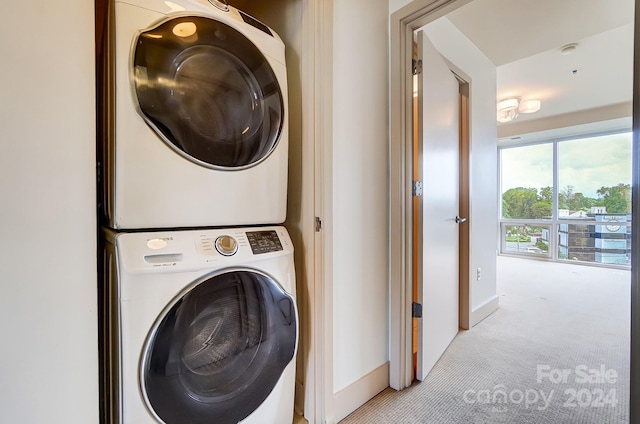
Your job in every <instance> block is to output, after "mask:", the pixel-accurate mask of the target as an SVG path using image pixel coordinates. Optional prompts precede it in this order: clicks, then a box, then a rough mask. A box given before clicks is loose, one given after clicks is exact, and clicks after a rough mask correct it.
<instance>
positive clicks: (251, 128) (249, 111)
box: [133, 16, 284, 169]
mask: <svg viewBox="0 0 640 424" xmlns="http://www.w3.org/2000/svg"><path fill="white" fill-rule="evenodd" d="M266 36H269V35H266ZM133 85H134V91H135V95H136V97H137V101H138V111H139V113H140V115H141V116H142V118H143V119H144V120H145V121H146V123H147V124H148V125H149V126H150V127H151V128H152V129H153V130H154V131H155V132H156V133H157V134H158V136H160V138H161V139H162V140H164V141H165V142H166V143H167V144H168V145H169V146H170V147H171V148H173V149H174V150H175V151H176V152H178V153H180V154H181V155H183V156H184V157H186V158H188V159H190V160H192V161H194V162H195V163H198V164H200V165H202V166H207V167H211V168H219V169H243V168H246V167H249V166H252V165H255V164H257V163H259V162H260V161H262V160H264V159H265V158H266V157H268V155H269V154H270V153H271V152H272V151H273V150H274V149H275V147H276V145H277V143H278V139H279V137H280V134H281V132H282V126H283V120H284V100H283V97H282V92H281V89H280V85H279V84H278V80H277V78H276V75H275V74H274V72H273V70H272V68H271V66H270V65H269V63H268V61H267V59H266V58H265V56H264V55H263V54H262V53H261V52H260V50H259V49H258V48H257V47H256V46H255V45H254V44H253V43H252V42H251V41H250V40H249V39H248V38H247V37H245V36H244V35H243V34H242V33H240V32H239V31H237V30H236V29H234V28H232V27H230V26H228V25H226V24H224V23H221V22H218V21H216V20H213V19H209V18H204V17H198V16H184V17H179V18H172V19H169V20H167V21H164V22H162V23H160V24H159V25H158V26H156V27H154V28H151V29H149V30H147V31H143V32H141V33H140V34H139V36H138V38H137V40H136V43H135V46H134V52H133Z"/></svg>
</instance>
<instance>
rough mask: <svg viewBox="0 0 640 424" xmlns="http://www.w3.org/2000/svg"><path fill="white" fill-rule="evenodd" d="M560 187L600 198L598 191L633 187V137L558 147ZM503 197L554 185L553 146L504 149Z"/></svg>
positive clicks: (594, 139) (603, 138)
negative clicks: (523, 189) (517, 189)
mask: <svg viewBox="0 0 640 424" xmlns="http://www.w3.org/2000/svg"><path fill="white" fill-rule="evenodd" d="M558 166H559V172H558V187H559V189H560V191H562V190H563V189H564V188H565V187H566V186H569V185H572V186H573V187H574V190H573V191H574V193H582V194H583V195H584V196H585V197H591V198H594V199H595V198H597V194H596V190H598V189H599V188H600V187H603V186H604V187H610V186H614V185H617V184H619V183H625V184H631V133H623V134H613V135H606V136H599V137H591V138H585V139H579V140H570V141H562V142H559V143H558ZM501 168H502V172H501V184H502V188H501V190H502V193H504V192H505V191H507V190H509V189H510V188H515V187H533V188H537V189H538V190H539V189H540V188H542V187H546V186H552V185H553V172H552V171H553V144H552V143H546V144H536V145H531V146H523V147H516V148H508V149H502V153H501Z"/></svg>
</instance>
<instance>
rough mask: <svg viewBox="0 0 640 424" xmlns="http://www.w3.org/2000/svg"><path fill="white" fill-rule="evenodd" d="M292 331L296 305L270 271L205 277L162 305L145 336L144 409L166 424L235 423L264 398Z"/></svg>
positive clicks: (287, 357) (285, 359) (288, 355)
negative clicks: (171, 300) (146, 337)
mask: <svg viewBox="0 0 640 424" xmlns="http://www.w3.org/2000/svg"><path fill="white" fill-rule="evenodd" d="M296 337H297V329H296V309H295V303H294V301H293V299H292V298H291V296H289V295H288V294H287V293H285V292H284V291H283V290H282V288H281V286H280V285H279V284H278V283H276V282H275V281H274V280H272V279H271V278H270V277H268V276H266V275H264V274H261V273H258V272H255V271H248V270H235V271H227V272H225V273H222V274H218V275H214V276H211V277H210V278H207V279H206V280H204V281H202V282H200V283H197V284H196V285H195V286H194V287H192V288H191V289H190V290H188V291H187V292H185V293H184V294H182V295H181V296H178V297H177V298H176V299H175V301H174V302H173V303H172V304H170V305H168V307H167V308H166V310H165V312H164V313H163V314H162V316H160V317H159V318H158V320H157V322H156V324H155V325H154V328H153V329H152V331H151V333H150V335H149V337H148V339H147V342H146V344H145V347H144V351H143V358H142V362H141V368H140V377H141V381H142V389H143V393H144V397H145V401H146V402H147V407H148V408H149V410H150V411H151V412H152V413H153V414H154V415H155V416H156V417H157V418H159V420H160V421H161V422H164V423H167V424H181V423H186V422H188V423H193V424H210V423H213V422H215V423H216V424H226V423H229V424H231V423H233V424H236V423H238V422H239V421H241V420H243V419H244V418H246V417H247V416H248V415H249V414H251V413H252V412H253V411H254V410H255V409H256V408H258V407H259V406H260V404H262V402H263V401H264V400H265V399H266V398H267V397H268V396H269V393H271V391H272V390H273V387H274V386H275V385H276V383H277V382H278V380H279V379H280V375H281V374H282V372H283V371H284V369H285V367H286V366H287V365H288V364H289V362H290V361H291V360H292V358H293V356H294V353H295V349H296Z"/></svg>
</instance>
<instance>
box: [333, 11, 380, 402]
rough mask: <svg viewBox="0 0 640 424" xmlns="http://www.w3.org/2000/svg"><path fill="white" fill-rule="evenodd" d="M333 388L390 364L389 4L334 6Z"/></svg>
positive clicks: (342, 387) (349, 382) (337, 388)
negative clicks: (387, 363) (388, 362)
mask: <svg viewBox="0 0 640 424" xmlns="http://www.w3.org/2000/svg"><path fill="white" fill-rule="evenodd" d="M333 7H334V20H333V51H334V61H333V82H334V84H333V123H334V125H333V146H332V147H333V159H332V168H333V173H332V178H333V186H332V191H333V199H332V202H333V210H332V215H333V216H332V222H331V223H330V224H331V229H332V235H333V257H332V261H333V265H334V266H333V307H334V312H333V331H334V338H333V346H334V348H333V352H334V355H333V356H334V357H333V366H334V368H333V388H334V392H338V391H340V390H342V389H345V388H346V387H348V386H349V385H351V384H352V383H354V382H356V381H358V380H359V379H361V378H362V377H364V376H365V375H366V374H368V373H370V372H371V371H373V370H375V369H377V368H379V367H380V366H382V365H384V364H385V363H386V362H387V361H388V343H389V338H388V320H389V308H388V303H389V296H388V291H389V283H388V245H389V243H388V225H389V218H388V216H389V215H388V206H387V205H388V191H389V182H388V181H389V174H388V162H389V157H388V149H389V147H388V132H389V130H388V114H389V112H388V48H387V46H388V19H389V14H388V2H387V0H352V1H349V2H346V1H336V2H334V6H333Z"/></svg>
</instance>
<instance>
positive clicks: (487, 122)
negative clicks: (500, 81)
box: [425, 17, 498, 325]
mask: <svg viewBox="0 0 640 424" xmlns="http://www.w3.org/2000/svg"><path fill="white" fill-rule="evenodd" d="M425 31H426V33H427V35H428V37H429V39H430V40H431V41H432V43H433V44H434V45H435V47H436V49H437V50H438V51H439V52H440V54H441V55H443V56H444V57H446V58H447V59H448V60H449V61H450V62H451V63H452V64H453V65H454V67H456V68H458V69H459V70H460V71H462V73H464V74H465V76H466V77H468V78H469V79H470V80H469V81H467V82H469V84H470V86H469V88H470V94H469V103H470V107H471V110H470V162H469V167H470V169H469V180H470V187H469V191H470V199H469V201H470V216H469V230H470V234H469V252H470V255H469V256H470V257H469V290H470V293H471V301H470V309H471V311H470V312H471V316H470V321H471V325H475V324H476V323H478V322H479V321H480V320H482V319H483V318H485V317H486V316H487V314H489V313H491V312H493V311H494V310H495V308H496V307H497V299H498V297H497V294H496V243H497V240H498V224H497V222H498V218H497V217H498V209H497V208H498V200H497V199H498V181H497V178H498V171H497V166H498V165H497V127H496V122H495V104H496V68H495V65H493V63H491V61H490V60H489V59H488V58H487V57H486V56H484V55H483V54H482V53H481V52H480V50H478V48H477V47H476V46H475V45H473V43H471V41H469V39H467V38H466V37H465V36H464V35H463V34H462V33H461V32H460V31H458V29H457V28H456V27H455V26H454V25H453V24H452V23H451V22H450V21H449V20H448V19H446V17H445V18H440V19H438V20H436V21H434V22H432V23H430V24H429V25H427V27H426V29H425ZM477 268H482V278H481V280H480V281H478V280H477V279H476V270H477Z"/></svg>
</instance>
